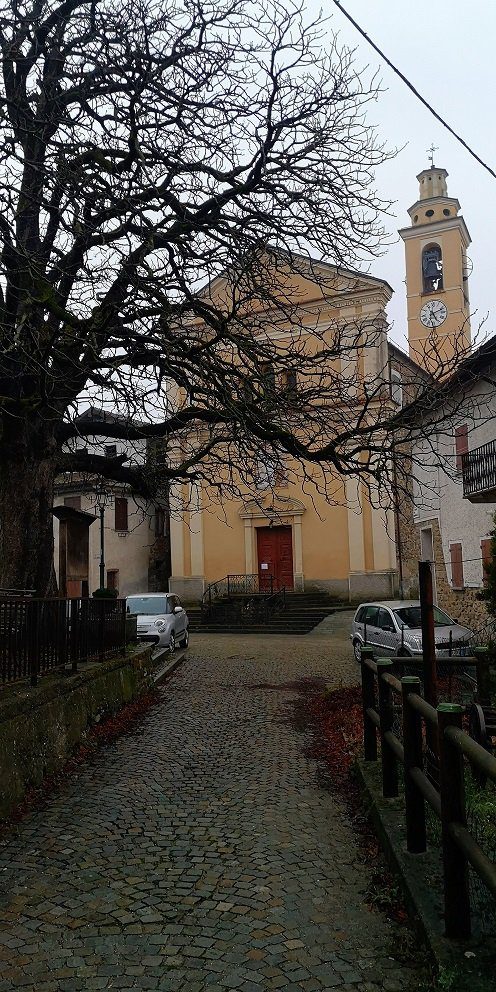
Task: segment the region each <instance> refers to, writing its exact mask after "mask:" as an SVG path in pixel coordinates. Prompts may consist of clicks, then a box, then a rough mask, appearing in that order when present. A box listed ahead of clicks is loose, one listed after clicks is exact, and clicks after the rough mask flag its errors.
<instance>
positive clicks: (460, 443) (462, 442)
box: [455, 424, 468, 472]
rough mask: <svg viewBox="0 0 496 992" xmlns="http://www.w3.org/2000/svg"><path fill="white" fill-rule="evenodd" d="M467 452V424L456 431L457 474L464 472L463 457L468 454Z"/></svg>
mask: <svg viewBox="0 0 496 992" xmlns="http://www.w3.org/2000/svg"><path fill="white" fill-rule="evenodd" d="M467 451H468V427H467V425H466V424H461V425H460V427H457V428H456V431H455V455H456V471H457V472H461V470H462V455H464V454H466V452H467Z"/></svg>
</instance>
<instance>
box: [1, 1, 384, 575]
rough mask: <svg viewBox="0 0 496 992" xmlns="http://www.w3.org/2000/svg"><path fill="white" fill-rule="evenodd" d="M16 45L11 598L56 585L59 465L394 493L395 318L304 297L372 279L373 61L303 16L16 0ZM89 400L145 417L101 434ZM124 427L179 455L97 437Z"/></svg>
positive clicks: (8, 310) (5, 150)
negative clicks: (331, 322)
mask: <svg viewBox="0 0 496 992" xmlns="http://www.w3.org/2000/svg"><path fill="white" fill-rule="evenodd" d="M0 35H1V46H2V77H1V106H2V115H3V120H2V124H3V128H2V137H1V144H0V239H1V244H2V251H1V279H0V286H1V295H0V313H1V324H0V335H1V337H0V379H1V388H0V417H1V434H0V521H1V536H0V585H3V586H10V587H20V586H29V587H34V588H36V589H37V590H38V591H39V592H41V593H43V592H45V591H46V590H47V588H48V587H49V584H50V581H51V573H52V541H53V539H52V518H51V507H52V499H53V485H54V479H55V477H56V476H57V474H59V473H61V472H77V473H85V474H90V475H92V476H103V477H106V478H112V479H115V480H117V481H121V482H123V483H126V484H129V485H130V486H132V487H133V490H134V491H135V492H137V493H141V494H142V495H143V497H144V498H145V499H147V498H150V499H151V498H153V497H154V496H155V494H156V493H157V492H160V488H161V487H163V486H164V485H166V484H167V483H168V482H170V481H171V480H174V479H176V480H186V481H191V482H193V483H198V482H199V481H201V480H202V479H203V478H205V479H207V480H209V481H210V482H212V483H213V484H215V485H219V486H220V487H221V488H222V487H223V486H225V487H227V488H228V489H229V488H231V489H232V488H235V487H236V486H239V484H240V480H241V481H243V482H246V483H247V484H248V483H249V482H250V479H254V478H255V480H256V477H257V472H258V471H259V462H260V455H261V453H262V454H263V456H264V457H265V458H266V459H268V460H269V462H270V463H271V464H275V465H276V466H277V465H278V464H279V463H280V462H281V460H283V459H284V457H285V456H286V455H288V456H289V457H290V458H291V465H292V466H293V469H292V470H294V471H296V468H297V467H298V466H300V468H301V470H302V471H303V472H304V473H306V474H307V476H308V477H309V479H311V482H312V484H317V485H321V486H322V487H324V488H326V491H328V492H329V497H330V498H332V495H333V493H332V490H333V486H334V487H335V486H336V474H345V473H361V474H362V475H363V476H364V477H367V478H368V477H369V473H370V472H372V473H374V474H375V477H376V479H377V480H379V481H380V480H382V479H383V478H385V473H386V474H387V472H388V471H389V469H388V468H387V459H388V457H389V453H390V442H388V436H389V435H390V434H391V429H392V427H393V428H394V423H395V421H394V410H392V408H391V404H390V397H389V391H388V388H387V375H386V374H381V375H378V376H376V378H375V380H374V381H370V382H368V383H367V382H365V383H364V381H363V376H361V375H360V373H359V371H358V367H359V363H358V362H357V359H356V356H357V353H358V351H357V349H363V348H365V349H366V348H373V347H374V348H375V347H379V346H380V344H381V341H383V338H384V334H385V327H384V321H383V320H381V321H379V322H378V324H376V325H370V324H365V323H358V324H357V323H355V325H353V326H352V327H349V326H348V327H347V328H345V329H343V327H342V326H339V325H337V324H336V326H333V327H327V328H326V330H325V332H324V331H323V330H322V329H321V328H320V327H319V325H318V321H317V320H313V322H312V319H307V318H305V316H304V315H303V316H302V307H301V300H299V299H298V294H297V293H296V294H295V291H294V285H291V284H290V281H288V273H290V272H291V273H297V274H298V273H299V274H300V275H301V276H303V277H305V278H306V279H308V278H310V279H311V280H312V281H313V282H314V284H315V287H316V298H317V297H318V298H319V299H321V300H323V301H324V300H326V299H328V298H329V297H330V296H332V294H333V293H336V290H337V288H338V287H339V278H338V275H339V273H338V274H336V271H335V270H333V271H331V269H330V268H329V267H325V266H324V267H323V266H320V265H319V264H317V263H312V262H311V261H310V258H311V257H312V256H316V257H318V258H319V259H324V260H326V261H327V262H330V263H333V264H334V265H335V266H338V267H339V268H340V269H341V270H344V277H345V279H346V280H347V284H348V285H349V286H350V285H352V284H353V280H354V278H355V277H354V276H353V270H354V269H356V268H357V267H359V265H360V264H361V263H362V262H363V259H364V258H365V257H370V256H371V255H373V254H374V253H377V252H378V251H379V250H380V248H381V246H382V245H383V244H384V232H383V229H382V223H381V219H380V218H381V212H382V211H383V210H384V209H386V208H387V204H384V203H382V202H381V201H380V200H379V198H378V196H377V195H376V193H375V192H374V180H373V174H374V169H375V167H376V166H377V165H378V164H379V163H381V162H382V161H384V159H385V157H387V153H386V152H385V151H384V148H383V147H382V146H381V145H380V144H378V143H377V141H376V139H375V137H374V134H373V132H372V131H371V129H370V128H369V127H368V126H367V124H366V122H365V119H364V114H365V112H366V109H367V105H368V104H369V102H370V101H373V100H375V99H376V97H377V87H376V85H375V84H374V83H372V85H368V84H366V83H365V82H364V80H363V78H362V76H361V75H360V74H358V73H357V72H356V70H355V68H354V65H353V57H352V53H350V52H349V51H347V50H346V49H344V50H339V49H338V47H337V44H336V41H335V40H334V39H332V38H329V36H328V35H326V36H325V46H324V47H325V51H322V40H323V39H322V35H321V32H320V30H319V26H318V24H317V25H312V24H310V25H307V24H305V23H304V18H303V15H302V7H300V6H299V4H298V3H292V2H291V0H284V2H281V3H274V4H271V5H264V4H262V3H260V4H258V3H256V2H253V0H224V2H220V3H219V2H218V0H215V2H214V0H211V2H209V0H178V2H175V0H164V2H161V3H157V2H154V0H133V2H132V3H131V2H129V0H119V2H117V0H63V2H60V0H26V2H17V0H9V2H7V0H1V2H0ZM202 287H207V288H202ZM288 326H291V328H292V333H291V342H290V344H289V345H288V343H287V341H286V344H284V343H283V345H281V343H280V342H279V343H278V335H277V333H275V332H277V330H278V329H281V330H282V329H284V328H286V329H287V327H288ZM309 340H310V341H311V347H310V348H309V346H308V342H309ZM386 364H387V361H385V362H384V369H385V366H386ZM296 377H297V388H296ZM84 400H88V401H89V402H90V403H91V404H93V405H94V406H99V407H101V408H104V409H113V410H114V411H116V412H118V413H119V414H120V417H121V418H122V417H124V421H123V420H122V419H116V418H106V417H94V418H93V419H91V418H90V419H87V420H86V421H85V425H84V428H83V427H82V425H81V422H80V421H78V413H80V411H81V405H82V404H83V405H84ZM391 425H392V426H391ZM119 437H124V438H126V439H127V441H128V442H129V444H131V443H132V442H133V441H136V442H139V441H142V440H146V441H147V442H148V441H149V442H154V450H155V452H160V455H157V456H156V457H155V458H154V459H153V460H152V461H151V462H149V463H148V465H147V466H145V467H143V466H140V465H138V464H133V459H132V458H129V459H125V458H123V457H120V458H113V459H109V458H103V457H99V456H98V455H94V454H91V453H89V451H88V450H84V447H82V446H81V445H82V444H84V438H89V439H90V440H92V441H95V440H98V439H101V438H119ZM81 439H83V440H81ZM155 442H156V443H155ZM312 466H314V468H312Z"/></svg>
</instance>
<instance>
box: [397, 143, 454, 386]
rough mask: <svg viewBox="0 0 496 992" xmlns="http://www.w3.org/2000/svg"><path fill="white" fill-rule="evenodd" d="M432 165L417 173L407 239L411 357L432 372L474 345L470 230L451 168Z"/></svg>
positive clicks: (449, 365)
mask: <svg viewBox="0 0 496 992" xmlns="http://www.w3.org/2000/svg"><path fill="white" fill-rule="evenodd" d="M435 150H436V149H434V148H432V149H431V150H430V157H431V165H430V168H428V169H424V170H423V171H422V172H420V173H419V175H418V176H417V179H418V183H419V196H418V200H417V201H416V202H415V203H414V204H413V206H412V207H410V209H409V211H408V213H409V215H410V220H411V226H410V227H404V228H402V229H401V230H400V232H399V234H400V236H401V238H402V239H403V241H404V243H405V263H406V288H407V316H408V344H409V351H410V357H411V358H413V359H414V360H415V361H416V362H418V363H419V365H422V367H423V368H425V369H427V370H428V371H430V372H433V373H434V372H436V371H437V372H438V374H439V370H440V365H441V363H447V368H446V373H449V372H451V371H452V367H453V363H454V361H455V359H456V356H457V355H460V357H461V356H462V353H466V352H467V351H468V349H469V348H470V310H469V298H468V267H467V248H468V246H469V244H470V240H471V239H470V234H469V233H468V230H467V226H466V224H465V221H464V219H463V217H462V216H461V215H460V214H459V210H460V204H459V202H458V200H455V199H454V198H453V197H450V196H448V189H447V185H446V178H447V175H448V173H447V172H446V169H437V168H436V167H435V165H434V151H435Z"/></svg>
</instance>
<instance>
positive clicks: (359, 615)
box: [355, 606, 365, 623]
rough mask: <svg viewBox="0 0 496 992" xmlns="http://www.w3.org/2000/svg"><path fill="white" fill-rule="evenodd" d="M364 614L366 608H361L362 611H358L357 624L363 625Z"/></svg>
mask: <svg viewBox="0 0 496 992" xmlns="http://www.w3.org/2000/svg"><path fill="white" fill-rule="evenodd" d="M364 613H365V607H364V606H361V607H360V609H359V610H357V611H356V616H355V623H363V617H364Z"/></svg>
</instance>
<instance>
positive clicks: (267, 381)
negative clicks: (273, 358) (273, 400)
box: [260, 362, 276, 397]
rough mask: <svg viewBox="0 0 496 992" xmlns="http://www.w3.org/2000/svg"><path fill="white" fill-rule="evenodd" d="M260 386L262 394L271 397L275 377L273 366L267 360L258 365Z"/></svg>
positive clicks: (274, 386) (273, 390)
mask: <svg viewBox="0 0 496 992" xmlns="http://www.w3.org/2000/svg"><path fill="white" fill-rule="evenodd" d="M260 386H261V392H262V394H263V395H264V396H268V397H271V396H273V395H274V392H275V388H276V377H275V374H274V369H273V366H272V365H270V363H269V362H263V364H262V365H261V366H260Z"/></svg>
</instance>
